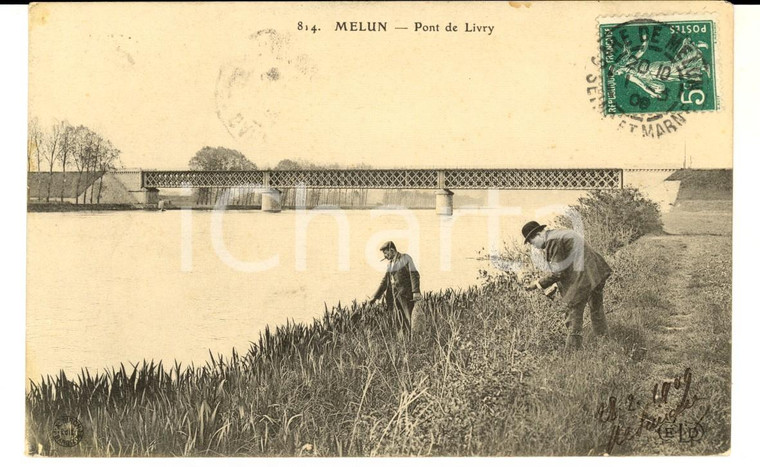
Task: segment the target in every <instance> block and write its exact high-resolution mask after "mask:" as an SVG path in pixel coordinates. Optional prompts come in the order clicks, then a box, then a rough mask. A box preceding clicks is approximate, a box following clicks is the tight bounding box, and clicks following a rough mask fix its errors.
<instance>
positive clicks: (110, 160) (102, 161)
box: [97, 140, 121, 204]
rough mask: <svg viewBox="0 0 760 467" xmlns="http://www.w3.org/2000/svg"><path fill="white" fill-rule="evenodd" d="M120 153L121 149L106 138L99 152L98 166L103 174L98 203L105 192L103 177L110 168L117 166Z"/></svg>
mask: <svg viewBox="0 0 760 467" xmlns="http://www.w3.org/2000/svg"><path fill="white" fill-rule="evenodd" d="M120 153H121V151H119V150H118V149H116V147H115V146H114V145H113V143H111V141H109V140H105V141H104V142H103V144H102V145H101V147H100V153H99V154H98V166H99V169H100V171H101V172H102V174H101V176H100V182H99V186H98V199H97V202H98V204H100V195H101V193H103V179H104V178H105V174H106V172H107V171H108V170H111V169H113V168H114V167H115V166H116V161H118V160H119V154H120Z"/></svg>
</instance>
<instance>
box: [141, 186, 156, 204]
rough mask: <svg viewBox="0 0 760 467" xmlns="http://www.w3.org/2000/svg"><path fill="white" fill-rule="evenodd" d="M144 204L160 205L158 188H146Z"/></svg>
mask: <svg viewBox="0 0 760 467" xmlns="http://www.w3.org/2000/svg"><path fill="white" fill-rule="evenodd" d="M143 203H144V204H146V205H149V204H158V188H145V190H143Z"/></svg>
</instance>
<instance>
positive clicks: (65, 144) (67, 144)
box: [58, 123, 76, 203]
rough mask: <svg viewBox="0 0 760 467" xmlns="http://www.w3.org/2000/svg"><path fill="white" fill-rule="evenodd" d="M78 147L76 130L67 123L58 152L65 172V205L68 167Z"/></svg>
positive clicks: (63, 181) (62, 192)
mask: <svg viewBox="0 0 760 467" xmlns="http://www.w3.org/2000/svg"><path fill="white" fill-rule="evenodd" d="M75 146H76V129H75V128H74V127H73V126H71V125H69V124H68V123H66V124H65V125H64V128H63V134H62V135H61V142H60V150H59V152H58V159H59V161H60V163H61V169H62V171H63V175H62V177H63V179H62V180H61V202H62V203H63V197H64V194H65V192H66V167H67V166H68V165H69V164H70V163H71V155H72V153H73V152H74V149H75Z"/></svg>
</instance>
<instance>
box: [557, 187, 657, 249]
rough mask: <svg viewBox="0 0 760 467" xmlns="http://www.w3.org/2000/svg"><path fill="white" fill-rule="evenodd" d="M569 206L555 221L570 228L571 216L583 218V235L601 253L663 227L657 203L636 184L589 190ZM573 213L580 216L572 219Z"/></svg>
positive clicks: (571, 224) (618, 247)
mask: <svg viewBox="0 0 760 467" xmlns="http://www.w3.org/2000/svg"><path fill="white" fill-rule="evenodd" d="M571 208H572V209H573V210H574V211H573V210H571V211H570V213H572V214H568V215H564V216H560V217H558V218H557V223H558V224H559V225H560V226H562V227H565V228H573V223H574V222H573V221H574V220H575V223H576V224H577V223H578V220H580V221H582V226H583V236H584V237H585V238H586V240H587V241H588V242H589V243H590V244H591V245H592V246H593V247H594V248H596V249H597V250H599V251H601V252H602V253H606V254H611V253H614V252H615V251H616V250H618V249H620V248H622V247H623V246H625V245H627V244H629V243H631V242H633V241H635V240H637V239H638V238H640V237H642V236H644V235H646V234H648V233H651V232H660V231H662V219H661V217H660V207H659V206H658V205H657V203H655V202H654V201H652V200H650V199H648V198H646V197H645V196H644V195H643V194H642V193H641V191H639V189H638V188H632V187H626V188H623V189H622V190H597V191H591V192H589V193H588V194H587V195H585V196H583V197H581V198H580V199H579V200H578V204H577V205H573V206H571ZM576 215H579V219H574V217H575V216H576ZM575 228H576V229H577V228H578V226H577V225H576V226H575Z"/></svg>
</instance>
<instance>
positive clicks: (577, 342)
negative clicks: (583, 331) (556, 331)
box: [565, 334, 583, 353]
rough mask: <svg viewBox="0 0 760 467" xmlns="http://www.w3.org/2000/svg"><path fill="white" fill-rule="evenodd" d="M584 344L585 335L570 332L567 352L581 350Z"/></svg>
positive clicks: (566, 342)
mask: <svg viewBox="0 0 760 467" xmlns="http://www.w3.org/2000/svg"><path fill="white" fill-rule="evenodd" d="M582 344H583V336H578V335H575V334H568V335H567V340H566V341H565V352H567V353H570V352H574V351H576V350H580V349H581V346H582Z"/></svg>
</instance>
